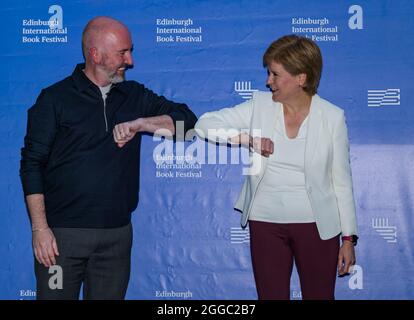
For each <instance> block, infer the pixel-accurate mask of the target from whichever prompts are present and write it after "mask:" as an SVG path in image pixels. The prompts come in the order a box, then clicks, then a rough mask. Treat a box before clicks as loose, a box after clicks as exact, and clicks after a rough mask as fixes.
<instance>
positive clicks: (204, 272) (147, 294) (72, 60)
mask: <svg viewBox="0 0 414 320" xmlns="http://www.w3.org/2000/svg"><path fill="white" fill-rule="evenodd" d="M98 15H106V16H112V17H114V18H117V19H119V20H121V21H122V22H124V23H125V24H126V25H127V26H128V27H129V28H130V31H131V33H132V38H133V43H134V53H133V54H134V59H135V64H134V68H133V69H132V70H129V71H128V73H127V77H128V79H134V80H137V81H139V82H141V83H143V84H145V86H147V87H148V88H150V89H152V90H153V91H155V92H156V93H158V94H160V95H164V96H165V97H167V98H169V99H172V100H174V101H177V102H185V103H187V104H188V105H189V106H190V108H191V109H192V110H193V111H194V112H195V113H196V114H197V116H200V115H201V114H202V113H204V112H207V111H211V110H216V109H219V108H223V107H230V106H233V105H236V104H239V103H241V102H243V101H246V100H247V99H250V98H251V96H252V93H253V92H254V91H256V90H266V86H265V81H266V76H267V74H266V70H265V69H264V68H263V66H262V55H263V53H264V51H265V50H266V48H267V47H268V45H269V44H270V43H271V42H272V41H274V40H276V39H277V38H279V37H280V36H282V35H285V34H292V33H295V34H298V35H302V36H307V37H309V38H311V39H313V40H314V41H316V42H317V43H318V45H319V46H320V48H321V50H322V54H323V57H324V69H323V75H322V80H321V84H320V89H319V94H320V95H321V96H322V97H324V98H326V99H328V100H330V101H331V102H333V103H334V104H336V105H338V106H340V107H342V108H343V109H344V110H345V114H346V118H347V124H348V129H349V138H350V144H351V145H350V150H351V165H352V170H353V181H354V192H355V201H356V206H357V217H358V228H359V233H360V242H359V244H358V246H357V247H356V253H357V265H356V266H355V268H354V269H353V272H352V274H351V275H350V276H349V277H344V278H338V279H337V288H336V298H337V299H413V298H414V276H413V272H412V270H413V268H414V254H413V248H414V235H413V225H414V218H413V217H414V215H413V205H414V169H413V168H414V147H413V142H414V125H413V123H412V122H413V120H414V108H413V102H414V100H413V96H412V95H411V94H412V92H413V89H414V87H413V83H414V72H413V70H414V60H413V50H414V19H412V17H413V16H414V3H413V2H412V1H410V0H406V1H403V0H399V1H391V0H389V1H387V0H377V1H362V0H357V1H345V0H338V1H323V0H318V1H316V0H314V1H305V0H272V1H265V0H263V1H259V0H249V1H245V0H237V1H218V0H211V1H201V0H200V1H190V0H187V1H184V0H174V1H172V0H168V1H167V0H166V1H150V0H148V1H138V0H122V1H119V0H108V1H98V0H85V1H80V0H79V1H69V0H61V1H56V2H55V1H43V0H41V1H40V0H39V1H29V0H14V1H10V0H4V1H2V2H1V4H0V21H1V28H2V44H1V61H2V64H1V66H2V68H1V71H2V74H3V76H2V78H1V79H0V81H1V85H0V92H1V94H0V96H1V101H0V103H1V106H0V148H1V153H0V176H1V179H0V214H1V223H0V256H1V257H2V262H1V263H0V298H1V299H34V298H35V278H34V271H33V259H34V258H33V254H32V247H31V229H30V224H29V219H28V214H27V212H26V208H25V204H24V197H23V193H22V188H21V184H20V179H19V161H20V149H21V147H22V145H23V138H24V135H25V131H26V122H27V110H28V108H29V107H31V106H32V105H33V103H34V102H35V100H36V98H37V96H38V94H39V93H40V91H41V89H42V88H45V87H47V86H49V85H51V84H53V83H55V82H56V81H59V80H61V79H63V78H65V77H67V76H68V75H70V74H71V73H72V71H73V69H74V67H75V65H76V64H77V63H79V62H82V61H83V57H82V53H81V34H82V30H83V28H84V26H85V25H86V23H87V22H88V21H89V20H90V19H91V18H93V17H95V16H98ZM235 150H237V149H235ZM235 150H233V148H232V149H231V150H229V149H227V148H226V147H225V146H223V147H218V146H214V145H213V146H212V145H209V144H207V143H205V142H204V141H200V140H197V139H194V140H193V141H187V142H185V143H176V144H173V143H172V142H169V141H164V140H162V139H159V138H153V137H152V136H149V135H148V136H144V138H143V143H142V151H141V178H140V179H141V190H140V202H139V205H138V208H137V210H136V211H135V212H134V214H133V227H134V240H133V251H132V270H131V280H130V284H129V288H128V293H127V298H128V299H257V295H256V290H255V286H254V279H253V273H252V267H251V262H250V246H249V230H248V228H247V229H242V228H241V227H240V216H239V213H238V212H236V211H234V210H233V204H234V202H235V200H236V197H237V195H238V193H239V190H240V188H241V184H242V181H243V178H244V177H243V175H242V172H243V169H245V168H246V166H248V163H246V162H244V161H243V159H244V158H243V157H242V156H240V154H237V152H236V151H235ZM235 152H236V153H235ZM212 154H214V155H215V156H211V155H212ZM114 272H116V270H114ZM291 298H292V299H301V290H300V285H299V281H298V276H297V273H296V271H294V273H293V276H292V285H291Z"/></svg>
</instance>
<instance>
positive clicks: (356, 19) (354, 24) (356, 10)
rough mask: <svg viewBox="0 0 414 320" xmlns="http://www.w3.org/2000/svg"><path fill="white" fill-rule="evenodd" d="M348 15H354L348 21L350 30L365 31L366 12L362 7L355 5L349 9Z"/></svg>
mask: <svg viewBox="0 0 414 320" xmlns="http://www.w3.org/2000/svg"><path fill="white" fill-rule="evenodd" d="M348 13H349V14H352V13H353V15H352V16H351V17H350V18H349V20H348V27H349V29H351V30H357V29H358V30H361V29H364V22H363V14H364V11H363V10H362V7H361V6H358V5H356V4H354V5H352V6H350V7H349V9H348Z"/></svg>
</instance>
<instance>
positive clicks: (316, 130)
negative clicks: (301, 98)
mask: <svg viewBox="0 0 414 320" xmlns="http://www.w3.org/2000/svg"><path fill="white" fill-rule="evenodd" d="M321 117H322V110H321V108H320V106H319V96H318V95H314V96H313V97H312V102H311V107H310V111H309V122H308V133H307V138H306V147H305V171H307V167H308V166H310V165H311V163H312V160H313V158H314V156H315V151H316V146H317V144H318V139H319V134H320V130H321V127H322V121H321Z"/></svg>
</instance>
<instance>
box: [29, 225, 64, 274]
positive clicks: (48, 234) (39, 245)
mask: <svg viewBox="0 0 414 320" xmlns="http://www.w3.org/2000/svg"><path fill="white" fill-rule="evenodd" d="M32 242H33V252H34V254H35V257H36V260H37V261H38V262H39V263H40V264H43V265H44V266H45V267H48V268H49V267H50V266H52V265H55V264H56V258H55V256H58V255H59V251H58V247H57V244H56V238H55V236H54V235H53V232H52V230H50V228H45V229H40V230H35V231H33V235H32Z"/></svg>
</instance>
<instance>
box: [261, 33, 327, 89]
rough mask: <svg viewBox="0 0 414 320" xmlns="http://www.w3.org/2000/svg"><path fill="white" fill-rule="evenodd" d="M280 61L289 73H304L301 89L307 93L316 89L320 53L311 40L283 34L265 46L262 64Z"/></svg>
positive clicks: (320, 66) (319, 74)
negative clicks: (304, 81)
mask: <svg viewBox="0 0 414 320" xmlns="http://www.w3.org/2000/svg"><path fill="white" fill-rule="evenodd" d="M272 62H276V63H280V64H281V65H282V66H283V67H284V68H285V69H286V71H287V72H289V73H290V74H291V75H295V76H296V75H299V74H301V73H304V74H306V83H305V85H304V86H303V90H304V91H305V92H306V93H308V94H309V95H314V94H315V93H316V92H317V91H318V86H319V80H320V79H321V73H322V55H321V51H320V49H319V47H318V46H317V44H316V43H315V42H313V41H312V40H310V39H308V38H306V37H301V36H297V35H287V36H283V37H281V38H279V39H277V40H276V41H274V42H272V44H271V45H270V46H269V48H267V50H266V52H265V53H264V55H263V66H264V67H268V66H269V65H270V64H271V63H272Z"/></svg>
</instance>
